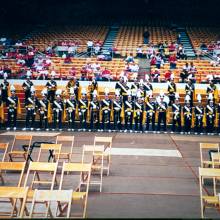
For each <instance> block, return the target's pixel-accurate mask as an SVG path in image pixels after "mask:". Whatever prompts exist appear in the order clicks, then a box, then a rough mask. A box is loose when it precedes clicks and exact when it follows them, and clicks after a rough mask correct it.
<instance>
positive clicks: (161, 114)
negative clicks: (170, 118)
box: [157, 92, 169, 133]
mask: <svg viewBox="0 0 220 220" xmlns="http://www.w3.org/2000/svg"><path fill="white" fill-rule="evenodd" d="M168 103H169V98H168V96H165V95H164V93H163V92H160V96H159V97H158V98H157V111H158V125H157V133H160V127H161V126H160V124H161V122H163V130H164V132H166V130H167V108H168Z"/></svg>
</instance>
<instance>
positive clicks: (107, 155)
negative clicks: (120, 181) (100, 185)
mask: <svg viewBox="0 0 220 220" xmlns="http://www.w3.org/2000/svg"><path fill="white" fill-rule="evenodd" d="M100 143H102V144H104V145H105V149H104V165H103V170H107V176H108V175H109V170H110V163H111V149H112V137H97V136H95V138H94V147H95V148H96V147H97V146H98V144H100ZM105 161H106V163H105Z"/></svg>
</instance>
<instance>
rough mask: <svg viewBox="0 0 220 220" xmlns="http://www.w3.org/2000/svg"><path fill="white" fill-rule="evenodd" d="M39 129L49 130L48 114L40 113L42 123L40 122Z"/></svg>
mask: <svg viewBox="0 0 220 220" xmlns="http://www.w3.org/2000/svg"><path fill="white" fill-rule="evenodd" d="M39 128H40V129H42V128H44V129H47V128H48V117H47V113H46V112H44V113H40V122H39Z"/></svg>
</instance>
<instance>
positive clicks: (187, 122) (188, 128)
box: [184, 116, 192, 132]
mask: <svg viewBox="0 0 220 220" xmlns="http://www.w3.org/2000/svg"><path fill="white" fill-rule="evenodd" d="M184 123H185V124H184V131H185V132H190V131H191V126H192V119H191V118H188V117H187V116H184Z"/></svg>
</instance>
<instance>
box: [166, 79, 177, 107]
mask: <svg viewBox="0 0 220 220" xmlns="http://www.w3.org/2000/svg"><path fill="white" fill-rule="evenodd" d="M167 84H168V89H167V90H168V97H169V99H170V102H169V105H171V106H172V104H173V103H174V100H175V93H176V84H175V83H174V80H173V79H170V81H167Z"/></svg>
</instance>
